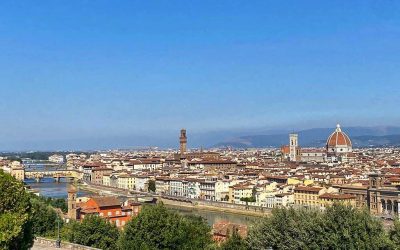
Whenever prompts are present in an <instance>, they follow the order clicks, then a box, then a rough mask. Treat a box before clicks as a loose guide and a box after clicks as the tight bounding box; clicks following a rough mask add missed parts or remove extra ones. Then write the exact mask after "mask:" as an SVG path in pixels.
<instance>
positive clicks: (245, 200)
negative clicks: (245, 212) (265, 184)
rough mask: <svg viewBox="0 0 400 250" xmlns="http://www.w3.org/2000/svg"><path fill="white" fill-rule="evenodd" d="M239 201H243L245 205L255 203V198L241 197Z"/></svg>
mask: <svg viewBox="0 0 400 250" xmlns="http://www.w3.org/2000/svg"><path fill="white" fill-rule="evenodd" d="M240 201H244V202H246V204H247V203H248V202H256V198H254V197H242V198H240Z"/></svg>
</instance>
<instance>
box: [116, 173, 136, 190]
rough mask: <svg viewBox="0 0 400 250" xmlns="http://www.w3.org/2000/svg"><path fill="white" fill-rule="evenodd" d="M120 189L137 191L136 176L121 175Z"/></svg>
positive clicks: (119, 178)
mask: <svg viewBox="0 0 400 250" xmlns="http://www.w3.org/2000/svg"><path fill="white" fill-rule="evenodd" d="M118 188H122V189H127V190H133V189H135V176H134V175H131V174H121V175H120V176H118Z"/></svg>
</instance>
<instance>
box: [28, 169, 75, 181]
mask: <svg viewBox="0 0 400 250" xmlns="http://www.w3.org/2000/svg"><path fill="white" fill-rule="evenodd" d="M82 175H83V174H82V173H81V172H79V171H76V170H44V171H43V170H37V171H25V178H26V179H35V180H36V182H40V180H41V179H42V178H44V177H52V178H54V179H55V180H56V181H57V182H59V181H60V179H61V178H69V179H70V180H80V179H82Z"/></svg>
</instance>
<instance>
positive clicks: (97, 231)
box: [65, 215, 119, 250]
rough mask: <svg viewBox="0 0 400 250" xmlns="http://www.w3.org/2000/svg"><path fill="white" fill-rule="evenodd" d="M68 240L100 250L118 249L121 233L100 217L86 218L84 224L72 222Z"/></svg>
mask: <svg viewBox="0 0 400 250" xmlns="http://www.w3.org/2000/svg"><path fill="white" fill-rule="evenodd" d="M69 227H70V230H65V231H67V232H68V235H67V240H68V241H70V242H73V243H77V244H81V245H85V246H90V247H96V248H100V249H104V250H107V249H116V248H117V240H118V237H119V231H118V229H117V227H116V226H115V225H114V224H113V223H110V222H109V221H107V220H106V219H103V218H101V217H99V216H95V215H92V216H86V217H85V218H84V219H83V220H82V222H71V223H70V225H69Z"/></svg>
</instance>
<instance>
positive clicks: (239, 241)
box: [220, 230, 247, 250]
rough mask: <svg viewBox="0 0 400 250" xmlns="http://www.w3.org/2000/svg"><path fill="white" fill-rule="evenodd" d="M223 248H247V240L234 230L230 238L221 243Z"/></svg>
mask: <svg viewBox="0 0 400 250" xmlns="http://www.w3.org/2000/svg"><path fill="white" fill-rule="evenodd" d="M220 249H221V250H246V249H247V245H246V241H245V240H244V239H243V238H242V237H241V236H240V235H239V233H238V232H237V230H234V231H233V232H232V234H231V235H230V236H229V238H228V240H227V241H225V242H224V243H222V244H221V247H220Z"/></svg>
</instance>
